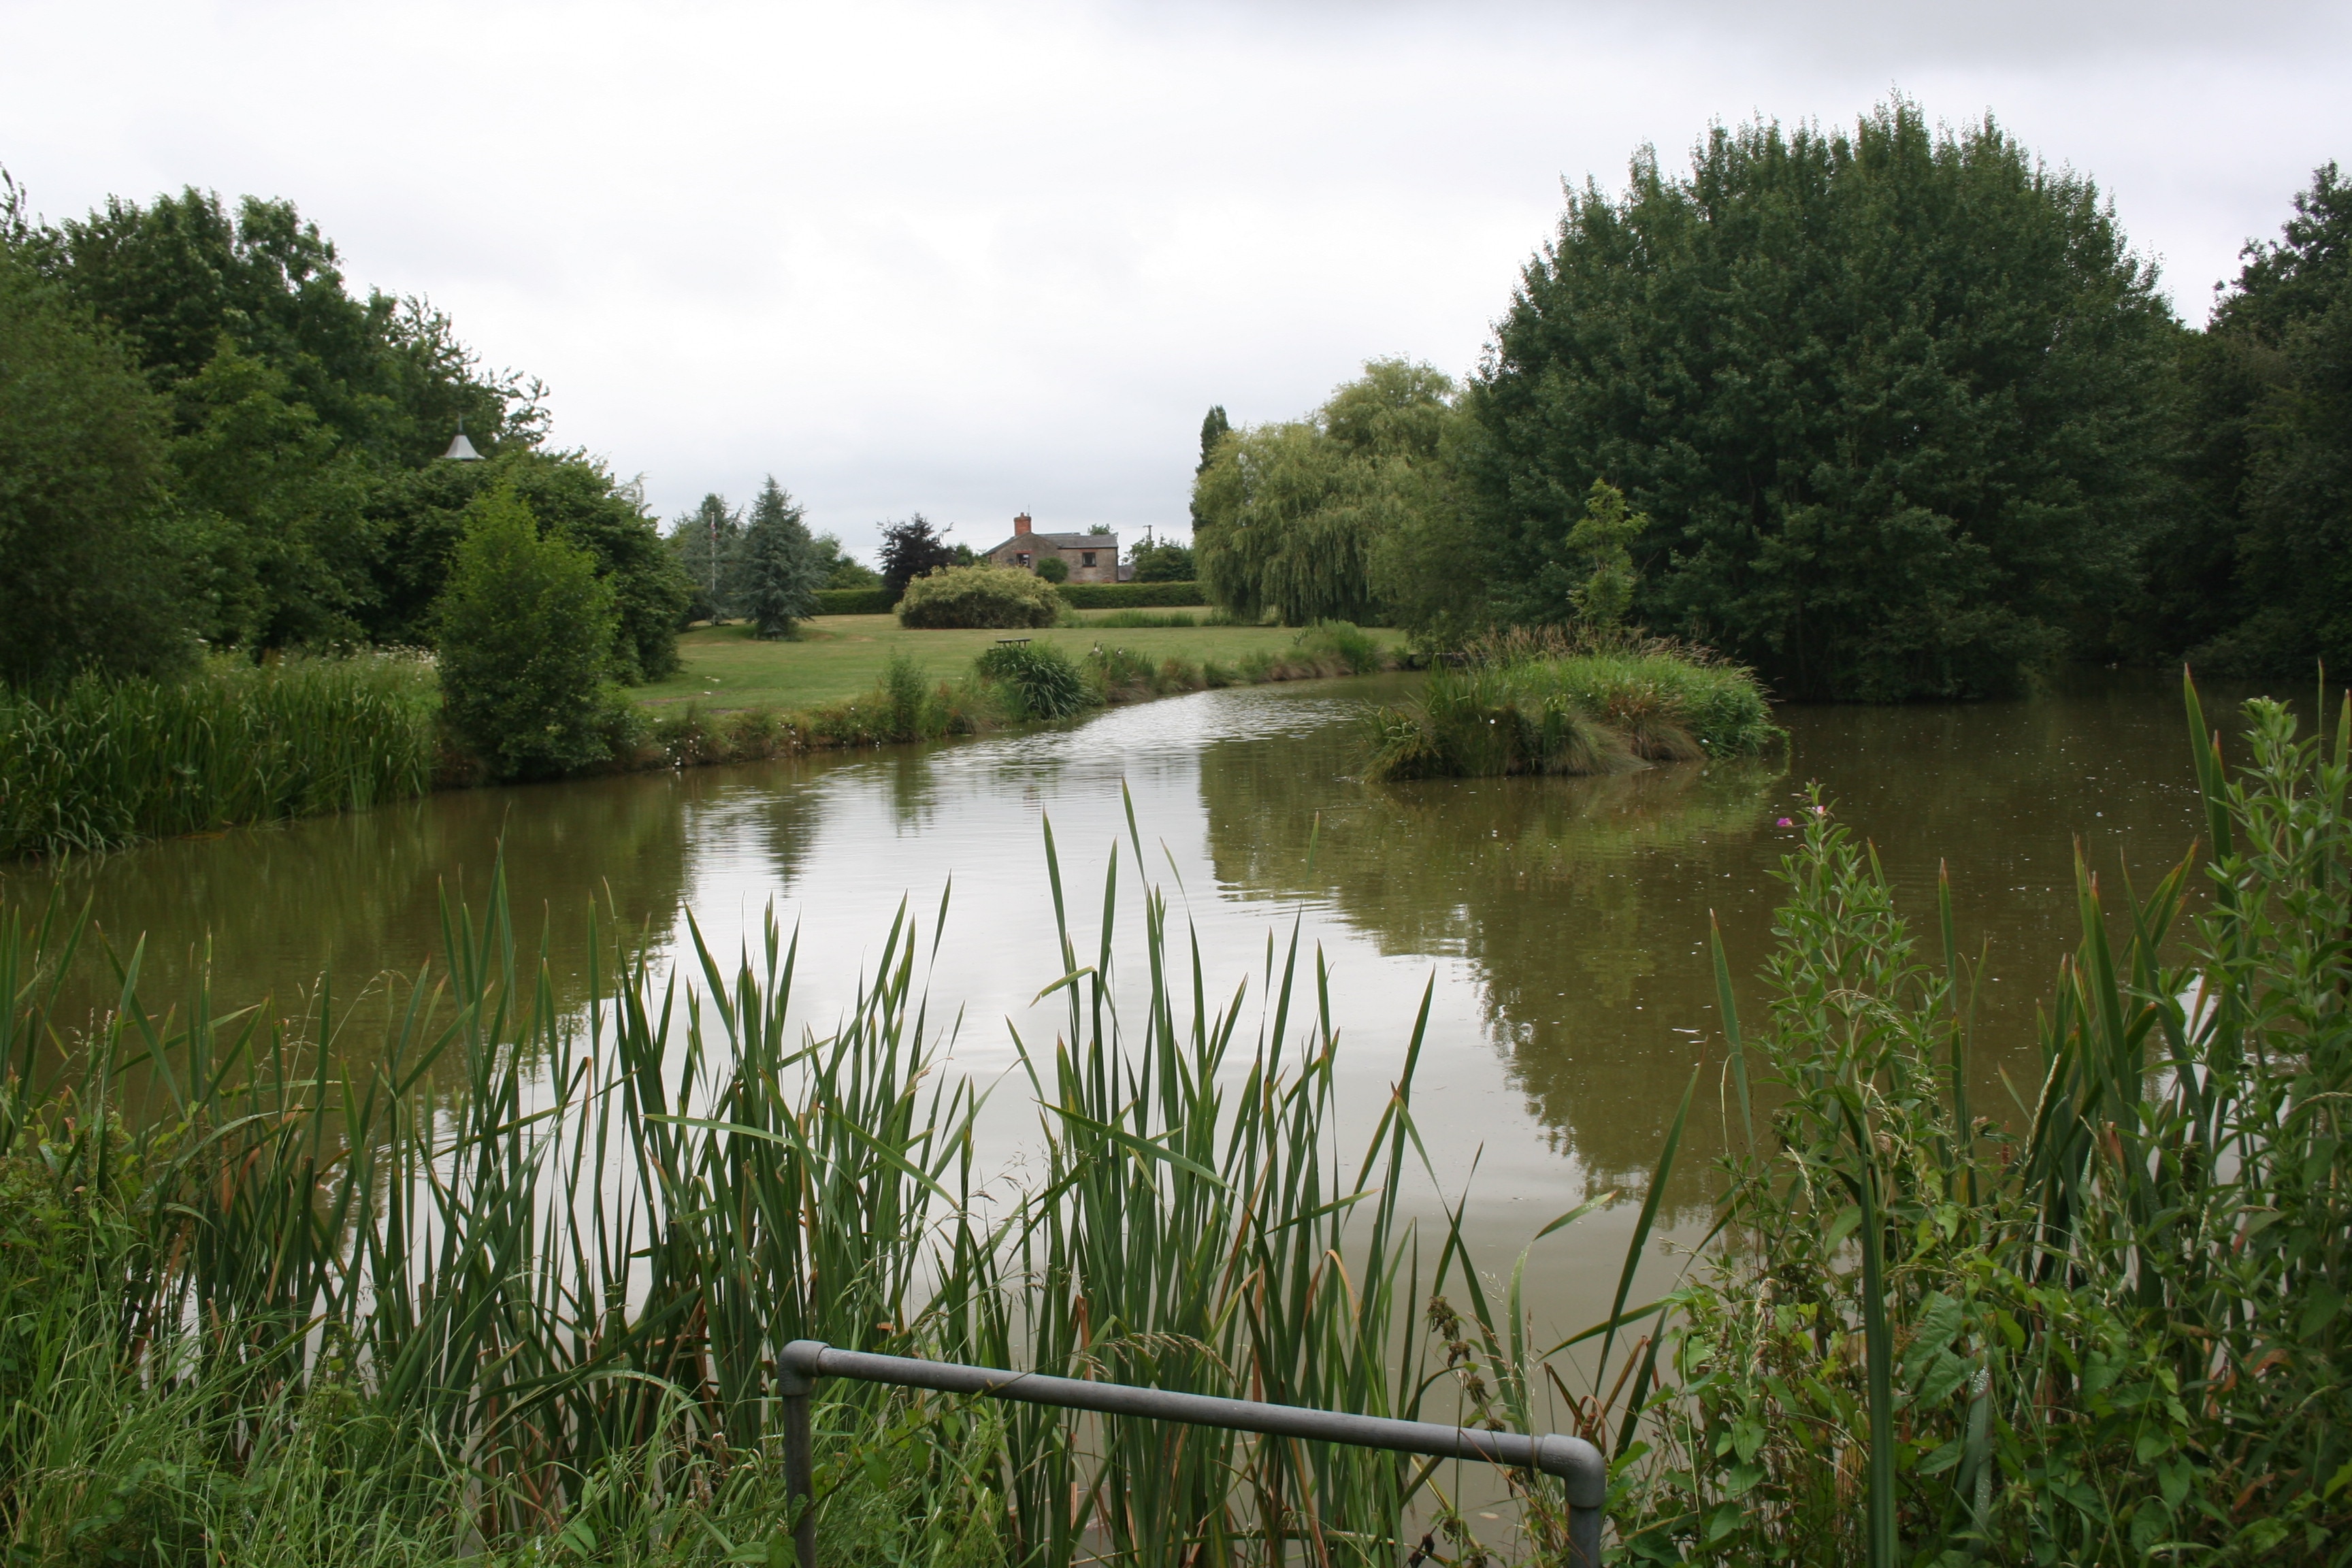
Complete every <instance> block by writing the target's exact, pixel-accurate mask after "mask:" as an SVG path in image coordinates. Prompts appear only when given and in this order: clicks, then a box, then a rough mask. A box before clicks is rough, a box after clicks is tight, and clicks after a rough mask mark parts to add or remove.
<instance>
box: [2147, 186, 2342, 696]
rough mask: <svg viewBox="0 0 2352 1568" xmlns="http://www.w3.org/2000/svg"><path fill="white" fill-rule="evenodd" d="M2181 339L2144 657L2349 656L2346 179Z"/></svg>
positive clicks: (2296, 666)
mask: <svg viewBox="0 0 2352 1568" xmlns="http://www.w3.org/2000/svg"><path fill="white" fill-rule="evenodd" d="M2294 213H2295V216H2294V217H2293V218H2291V219H2290V220H2288V222H2287V224H2286V226H2285V228H2284V233H2283V234H2282V236H2281V237H2280V238H2279V239H2277V240H2275V241H2273V242H2270V243H2268V244H2264V243H2260V242H2256V243H2252V244H2249V245H2248V246H2247V247H2246V250H2245V253H2244V254H2245V265H2244V267H2243V268H2242V269H2241V271H2240V272H2239V274H2238V278H2237V279H2236V281H2235V283H2234V284H2232V285H2231V287H2230V288H2229V289H2228V290H2227V291H2225V292H2224V293H2223V294H2222V296H2221V299H2220V300H2218V301H2217V302H2216V304H2215V306H2214V310H2213V315H2212V319H2211V321H2210V324H2209V325H2208V327H2207V329H2206V331H2204V332H2202V333H2200V334H2192V335H2189V336H2188V339H2187V341H2186V342H2184V344H2183V345H2182V356H2181V370H2182V374H2181V382H2182V398H2181V405H2180V407H2181V419H2180V431H2181V438H2182V447H2183V471H2182V479H2183V483H2182V485H2181V494H2180V498H2179V505H2178V506H2177V508H2176V509H2175V510H2174V515H2173V517H2172V520H2171V524H2170V526H2169V527H2168V529H2167V530H2166V531H2164V533H2163V534H2162V535H2161V536H2160V537H2159V538H2158V540H2156V541H2155V542H2153V543H2152V544H2151V546H2150V548H2149V552H2148V571H2147V586H2148V603H2147V612H2146V614H2145V615H2144V616H2142V617H2141V625H2142V626H2143V627H2144V628H2145V637H2144V638H2143V640H2142V645H2141V647H2142V651H2147V652H2151V653H2156V654H2165V655H2173V656H2179V655H2182V654H2186V655H2187V656H2188V657H2189V658H2190V660H2191V661H2192V662H2194V663H2196V664H2198V665H2200V667H2204V668H2213V669H2216V670H2218V671H2221V672H2227V673H2234V674H2242V675H2251V676H2267V677H2280V678H2286V679H2294V678H2299V677H2307V676H2308V675H2309V674H2310V673H2311V671H2312V669H2313V668H2314V666H2315V664H2316V663H2319V662H2323V661H2324V662H2325V663H2326V665H2327V666H2328V667H2329V668H2345V667H2347V664H2352V184H2347V183H2346V182H2345V180H2344V179H2343V177H2342V175H2341V174H2340V172H2339V171H2338V169H2337V167H2336V165H2335V164H2333V163H2330V164H2327V165H2326V166H2325V167H2324V168H2321V169H2319V170H2318V171H2316V172H2315V174H2314V175H2313V176H2312V183H2311V188H2310V189H2308V190H2306V191H2304V192H2302V193H2300V194H2298V195H2296V196H2295V198H2294Z"/></svg>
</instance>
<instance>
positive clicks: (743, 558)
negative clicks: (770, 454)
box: [733, 474, 825, 637]
mask: <svg viewBox="0 0 2352 1568" xmlns="http://www.w3.org/2000/svg"><path fill="white" fill-rule="evenodd" d="M824 568H825V562H824V555H823V552H820V551H819V550H818V548H817V544H816V541H815V540H814V539H812V538H810V537H809V531H808V525H807V523H805V522H803V521H802V517H801V509H800V508H799V507H798V506H797V505H795V504H794V503H793V498H792V497H791V496H789V495H787V494H786V493H785V492H784V489H783V487H782V486H781V485H779V484H777V483H776V478H775V476H774V475H773V474H771V475H769V476H768V482H767V483H766V484H765V485H763V486H761V489H760V494H759V497H758V499H757V500H753V501H752V503H751V526H750V527H748V528H746V529H745V530H744V531H743V543H742V548H741V549H740V551H739V552H737V556H736V567H735V584H734V593H733V597H734V599H735V601H736V602H737V603H738V604H739V605H741V607H742V611H743V614H744V615H745V616H749V617H750V619H751V635H752V636H754V637H790V636H792V634H793V626H794V624H795V623H797V622H800V621H804V620H806V619H807V618H808V617H809V616H813V615H814V614H815V613H816V594H817V590H818V589H819V588H822V587H823V586H824Z"/></svg>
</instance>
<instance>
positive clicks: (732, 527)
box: [669, 494, 743, 621]
mask: <svg viewBox="0 0 2352 1568" xmlns="http://www.w3.org/2000/svg"><path fill="white" fill-rule="evenodd" d="M742 544H743V513H742V511H741V510H740V509H738V508H730V506H728V504H727V498H726V497H725V496H722V495H718V494H712V495H707V496H704V497H703V498H702V504H701V505H700V506H698V507H696V508H695V509H694V510H692V511H687V512H680V513H679V514H678V515H677V521H675V522H673V523H672V524H671V525H670V535H669V547H670V551H671V552H672V553H673V554H675V555H676V556H677V563H678V564H679V565H680V566H682V567H684V568H685V569H686V575H687V577H688V580H689V581H691V582H692V583H693V584H694V603H693V605H692V606H691V607H690V608H689V609H688V611H687V618H688V620H692V621H721V620H725V619H726V618H727V617H728V616H730V615H734V614H737V613H739V611H738V606H737V605H736V604H735V602H734V599H735V594H734V589H735V583H734V579H735V577H736V575H737V573H736V564H737V563H736V557H737V555H738V554H739V553H740V551H741V549H742Z"/></svg>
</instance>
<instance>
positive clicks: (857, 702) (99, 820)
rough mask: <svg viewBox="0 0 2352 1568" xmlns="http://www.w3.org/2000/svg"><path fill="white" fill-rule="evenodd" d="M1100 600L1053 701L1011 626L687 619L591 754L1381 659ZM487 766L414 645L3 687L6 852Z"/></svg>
mask: <svg viewBox="0 0 2352 1568" xmlns="http://www.w3.org/2000/svg"><path fill="white" fill-rule="evenodd" d="M850 618H851V619H859V618H858V617H850ZM1097 618H1098V619H1099V620H1101V621H1102V622H1104V623H1105V624H1104V625H1102V626H1088V627H1087V628H1085V629H1072V628H1066V627H1065V628H1055V629H1051V630H1047V631H1043V632H1039V633H1037V634H1035V635H1034V639H1033V641H1032V642H1031V643H1030V644H1029V645H1028V647H1029V649H1030V650H1031V651H1032V652H1034V654H1035V655H1037V656H1039V658H1042V659H1043V660H1044V661H1045V662H1047V663H1051V662H1053V661H1055V660H1058V661H1059V662H1060V664H1061V665H1063V666H1066V668H1067V671H1068V675H1067V684H1068V685H1069V689H1070V692H1071V693H1072V695H1071V696H1070V697H1069V698H1068V699H1067V700H1055V701H1053V702H1049V703H1047V704H1046V705H1045V706H1044V707H1040V706H1039V705H1038V703H1037V702H1036V701H1035V700H1033V698H1032V696H1031V695H1030V694H1028V693H1027V692H1026V691H1025V690H1024V688H1023V684H1022V682H1021V681H1019V680H1016V679H1009V677H1010V676H1012V675H1014V674H1017V673H1019V671H1020V669H1025V668H1029V667H1030V666H1033V665H1035V664H1037V663H1038V662H1039V658H1031V659H1028V660H1026V661H1025V662H1024V661H1020V660H1016V661H1015V665H1016V666H1017V668H1015V667H1007V668H1005V669H1003V670H999V671H997V672H995V673H991V672H990V671H988V670H986V669H984V668H982V666H983V665H984V664H985V663H986V659H985V658H984V657H983V656H987V655H993V654H996V653H998V652H1000V651H1001V648H1000V638H1001V637H1003V634H1002V633H997V632H901V631H899V630H898V626H897V622H896V621H895V620H893V619H892V618H891V617H889V616H871V617H863V618H862V619H864V620H870V621H872V622H874V623H877V624H876V625H873V626H859V627H856V628H854V629H850V630H832V631H825V630H819V631H817V632H814V633H812V634H811V635H810V637H808V638H807V639H806V640H804V641H797V642H759V641H755V640H753V639H751V637H747V636H744V635H742V632H741V628H740V627H722V628H718V629H716V630H707V631H705V632H701V633H695V634H689V635H688V637H686V638H684V639H682V644H681V646H682V647H683V648H684V649H685V651H686V655H687V661H688V674H687V676H686V677H685V678H682V679H681V680H677V681H671V682H667V683H665V685H664V686H663V687H659V688H647V689H645V690H646V691H647V692H648V693H649V696H648V698H647V700H646V701H645V702H643V703H642V704H625V705H623V706H621V707H620V708H618V709H617V710H616V717H615V719H614V722H613V723H612V724H611V725H610V727H609V728H608V730H607V731H605V732H604V734H603V735H602V738H601V741H600V745H601V746H602V747H603V748H604V751H605V755H604V758H603V760H601V761H600V762H597V763H593V764H591V765H590V766H589V767H588V768H586V769H584V770H583V771H585V772H589V773H596V772H604V771H611V770H615V769H618V770H628V769H635V768H656V767H677V766H689V765H693V764H697V763H722V762H740V761H751V760H754V759H761V758H770V757H778V756H783V755H787V754H789V753H792V752H800V751H807V750H813V749H824V748H829V747H843V746H870V745H882V744H887V743H891V742H905V741H920V740H936V739H940V738H941V737H943V736H948V735H969V734H977V733H982V732H985V731H991V730H995V729H1001V728H1003V727H1005V726H1007V725H1012V724H1019V723H1025V722H1030V721H1035V720H1039V719H1057V718H1068V717H1070V716H1072V715H1074V714H1076V713H1077V712H1080V711H1082V710H1085V709H1087V708H1094V707H1102V706H1105V705H1108V704H1111V703H1118V702H1133V701H1139V700H1144V699H1147V698H1150V697H1158V696H1169V695H1173V694H1175V693H1178V692H1183V691H1198V690H1202V689H1207V688H1212V687H1222V686H1236V685H1250V684H1255V683H1257V682H1260V681H1266V680H1295V679H1313V678H1317V677H1327V676H1337V675H1350V674H1361V673H1364V672H1366V671H1369V670H1372V669H1377V668H1382V667H1383V666H1384V664H1385V661H1386V658H1387V653H1386V647H1387V645H1386V643H1385V642H1384V641H1383V636H1384V634H1381V633H1379V632H1365V631H1360V630H1358V629H1357V628H1355V627H1353V626H1344V627H1341V626H1321V627H1309V628H1307V630H1306V631H1303V632H1294V631H1288V630H1284V629H1281V628H1277V627H1255V626H1252V627H1231V626H1192V625H1190V624H1182V625H1178V626H1162V625H1159V624H1156V623H1158V622H1161V621H1167V620H1171V619H1172V620H1176V621H1180V622H1184V623H1189V622H1190V621H1191V620H1192V616H1191V615H1190V614H1189V613H1188V612H1183V611H1174V612H1169V611H1134V610H1121V611H1108V612H1103V613H1102V614H1101V616H1098V617H1097ZM1138 622H1143V623H1146V624H1142V625H1138V624H1137V623H1138ZM719 670H726V671H730V672H732V673H730V674H725V675H722V674H719V673H716V672H717V671H719ZM688 689H690V690H691V691H692V692H694V693H695V695H693V696H691V697H688V698H679V697H677V693H678V692H680V691H685V690H688ZM705 690H708V691H709V692H711V693H713V695H711V696H709V697H704V696H702V695H700V693H701V692H703V691H705ZM665 693H667V694H668V695H665ZM721 693H723V694H721ZM820 693H821V694H823V695H816V694H820ZM794 694H798V695H797V696H795V695H794ZM482 776H483V770H482V768H481V767H480V766H479V765H478V763H476V762H475V761H474V760H472V759H469V758H467V756H465V755H463V754H461V752H460V751H459V750H458V749H457V746H456V743H455V742H453V741H452V740H450V738H449V737H448V736H447V735H446V732H445V731H444V727H443V724H442V720H441V713H440V697H439V692H438V689H437V687H436V684H435V679H434V671H433V668H432V666H431V664H430V663H429V662H428V661H426V660H425V659H422V658H415V657H410V656H391V655H372V654H371V655H360V656H355V657H352V658H341V659H288V660H285V661H283V662H281V663H278V664H273V665H270V666H268V667H265V668H256V667H254V666H250V665H247V664H243V663H241V662H234V661H230V660H227V659H220V660H215V661H214V662H212V663H210V664H208V665H206V666H205V668H204V669H203V670H202V672H201V673H200V674H198V675H197V676H195V677H193V678H191V679H186V680H183V681H173V682H155V681H147V680H120V681H108V680H98V679H85V680H81V681H78V682H76V683H75V684H73V685H72V686H71V687H69V688H67V689H63V690H61V691H58V692H56V693H53V694H50V695H47V696H43V697H32V696H28V695H26V694H22V693H14V692H8V691H5V690H0V859H6V858H18V857H25V856H35V855H53V854H61V853H65V852H68V851H74V850H97V849H110V848H115V847H121V846H123V845H126V844H131V843H135V842H137V841H138V840H140V839H142V838H154V837H170V836H172V835H175V834H186V833H205V832H214V831H218V830H221V829H225V828H229V827H239V826H252V825H255V824H257V823H266V822H274V821H279V820H283V819H286V818H289V817H296V816H310V815H312V814H315V813H318V812H324V811H342V810H351V809H356V808H360V807H364V806H368V805H375V804H378V803H380V802H383V801H388V800H396V799H401V798H404V797H406V796H411V795H421V794H424V793H425V792H426V791H428V790H430V789H433V788H435V787H463V786H466V785H469V784H475V783H478V782H480V779H481V777H482Z"/></svg>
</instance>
